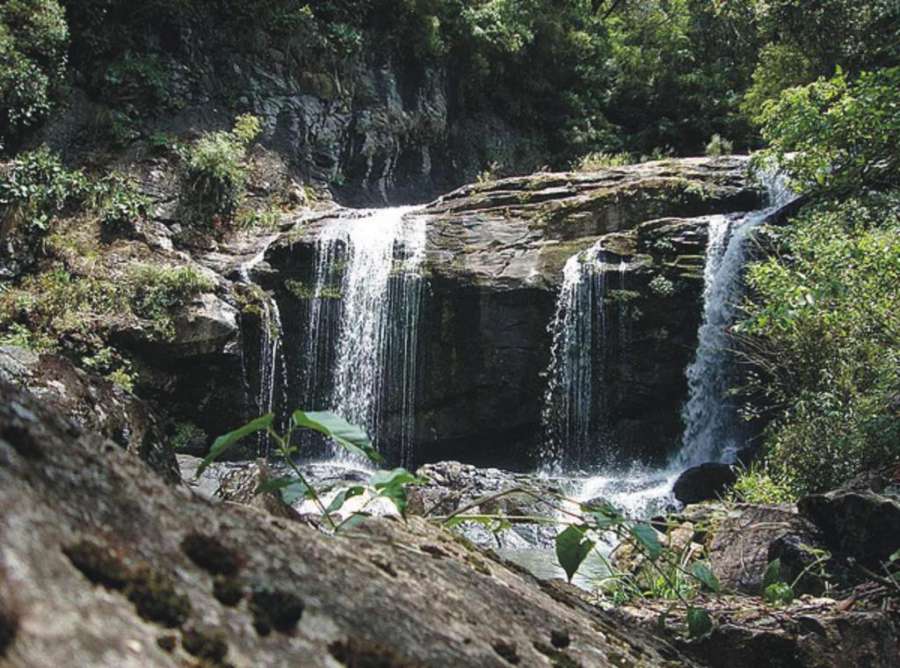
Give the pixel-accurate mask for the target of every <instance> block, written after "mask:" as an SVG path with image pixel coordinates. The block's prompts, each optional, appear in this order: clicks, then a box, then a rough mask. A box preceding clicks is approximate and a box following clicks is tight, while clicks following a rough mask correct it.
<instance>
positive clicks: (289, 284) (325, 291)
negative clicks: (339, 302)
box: [284, 279, 344, 301]
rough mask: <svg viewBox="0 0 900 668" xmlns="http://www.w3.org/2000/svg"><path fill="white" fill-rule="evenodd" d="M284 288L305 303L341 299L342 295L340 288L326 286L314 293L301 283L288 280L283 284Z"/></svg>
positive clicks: (312, 289) (313, 290)
mask: <svg viewBox="0 0 900 668" xmlns="http://www.w3.org/2000/svg"><path fill="white" fill-rule="evenodd" d="M284 288H285V290H287V291H288V292H290V293H291V294H292V295H293V296H294V297H296V298H297V299H300V300H303V301H307V300H310V299H341V298H342V297H343V296H344V295H343V293H342V292H341V290H340V288H337V287H334V286H331V285H326V286H324V287H322V288H321V289H320V290H318V291H316V290H315V288H312V287H310V286H308V285H306V284H305V283H303V282H302V281H295V280H292V279H288V280H286V281H285V282H284Z"/></svg>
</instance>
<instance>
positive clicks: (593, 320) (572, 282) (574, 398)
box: [541, 246, 606, 470]
mask: <svg viewBox="0 0 900 668" xmlns="http://www.w3.org/2000/svg"><path fill="white" fill-rule="evenodd" d="M602 260H603V251H602V250H601V249H600V248H599V246H594V247H593V248H591V249H589V250H587V251H584V252H582V253H579V254H577V255H574V256H572V257H571V258H569V260H568V261H567V262H566V264H565V267H564V268H563V282H562V286H561V287H560V291H559V296H558V297H557V301H556V312H555V314H554V316H553V321H552V322H551V323H550V327H549V331H550V333H551V335H552V337H553V343H552V347H551V349H550V366H549V368H548V369H547V390H546V392H545V394H544V409H543V413H542V416H541V417H542V423H543V428H544V448H543V452H542V457H541V458H542V460H543V462H542V463H543V465H544V468H545V469H548V470H554V469H555V470H560V469H561V468H563V467H565V466H571V465H573V464H574V465H578V464H580V463H581V462H583V461H584V460H585V458H586V457H587V456H588V454H589V453H590V451H591V446H592V445H593V443H592V439H593V438H594V436H595V434H594V424H595V418H596V416H597V414H598V413H602V410H603V406H602V403H603V397H602V396H601V397H595V395H594V386H595V380H596V378H595V376H596V375H598V374H599V375H602V360H603V358H604V351H603V346H604V344H605V339H606V315H605V309H604V307H603V299H604V295H605V283H604V278H603V275H604V272H603V271H601V270H600V264H601V263H602ZM598 350H599V354H596V355H595V352H597V351H598ZM598 366H600V367H601V368H599V369H598Z"/></svg>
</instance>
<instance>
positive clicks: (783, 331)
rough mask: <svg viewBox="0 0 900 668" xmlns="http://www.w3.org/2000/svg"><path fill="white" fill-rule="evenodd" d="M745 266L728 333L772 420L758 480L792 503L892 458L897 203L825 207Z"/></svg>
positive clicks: (809, 212)
mask: <svg viewBox="0 0 900 668" xmlns="http://www.w3.org/2000/svg"><path fill="white" fill-rule="evenodd" d="M781 241H782V248H781V249H780V251H781V252H780V253H779V255H778V256H777V257H773V258H771V259H769V260H766V261H764V262H760V263H757V264H754V265H751V266H750V268H749V271H748V283H749V285H750V287H751V288H752V290H753V291H754V299H753V301H752V302H751V303H749V304H748V305H747V307H746V316H747V317H746V319H745V320H744V321H743V322H742V323H740V325H739V327H738V328H737V332H738V334H739V336H740V337H741V339H742V342H743V346H742V348H743V349H744V351H745V354H746V356H747V358H748V360H749V361H750V363H751V364H752V365H753V367H754V368H755V369H757V370H759V372H760V373H761V374H762V379H761V382H760V383H758V387H756V388H755V392H757V393H758V394H761V395H762V397H763V400H762V403H763V405H764V410H765V411H767V412H768V413H769V414H770V415H774V416H775V420H774V421H773V422H772V424H771V425H770V427H769V429H768V432H767V447H768V456H769V462H770V468H771V470H772V472H773V473H774V474H776V475H777V476H779V477H782V478H783V479H785V480H787V481H789V482H790V483H791V485H792V487H793V489H794V490H795V491H797V492H798V493H802V492H808V491H817V490H824V489H828V488H830V487H834V486H837V485H839V484H841V483H842V482H844V481H846V480H847V479H848V478H850V477H852V476H853V475H855V474H857V473H859V472H861V471H863V470H865V469H867V468H869V467H873V466H880V465H883V464H886V463H888V462H891V461H895V460H897V459H898V458H900V447H898V443H900V415H898V414H897V410H896V402H897V400H898V397H900V304H898V300H897V285H900V195H898V194H894V195H892V196H886V195H881V196H869V197H866V198H854V199H850V200H847V201H834V200H826V201H822V202H819V203H817V204H815V205H812V206H809V207H807V208H806V209H805V210H804V211H803V212H802V214H801V215H800V216H799V217H798V218H797V219H796V220H795V221H794V222H793V225H792V226H791V228H789V229H788V231H786V232H785V233H784V237H783V239H782V240H781Z"/></svg>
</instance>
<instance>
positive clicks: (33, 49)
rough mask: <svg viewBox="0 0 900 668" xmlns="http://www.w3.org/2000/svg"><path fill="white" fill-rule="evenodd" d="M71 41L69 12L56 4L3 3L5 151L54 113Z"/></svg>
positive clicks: (0, 75) (1, 123) (0, 74)
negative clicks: (51, 112)
mask: <svg viewBox="0 0 900 668" xmlns="http://www.w3.org/2000/svg"><path fill="white" fill-rule="evenodd" d="M68 42H69V29H68V25H67V24H66V18H65V13H64V11H63V9H62V7H60V5H59V3H58V2H57V1H56V0H6V2H4V3H2V4H0V148H2V146H3V144H4V143H9V142H12V141H15V140H16V139H17V138H18V137H19V134H20V133H21V131H22V130H24V129H26V128H29V127H33V126H34V125H36V124H37V123H38V122H40V121H41V120H43V118H44V117H45V116H46V115H47V113H48V112H49V111H50V109H51V106H52V102H53V88H54V86H55V85H57V84H58V83H59V81H60V79H61V78H62V74H63V71H64V69H65V65H66V48H67V47H68Z"/></svg>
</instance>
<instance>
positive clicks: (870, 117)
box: [761, 67, 900, 195]
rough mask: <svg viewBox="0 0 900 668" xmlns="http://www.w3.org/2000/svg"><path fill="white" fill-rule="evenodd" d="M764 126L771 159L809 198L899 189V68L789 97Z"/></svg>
mask: <svg viewBox="0 0 900 668" xmlns="http://www.w3.org/2000/svg"><path fill="white" fill-rule="evenodd" d="M761 118H762V121H763V124H764V125H763V136H764V137H765V139H766V140H767V141H768V142H769V143H770V144H771V149H770V150H769V151H767V154H768V155H774V157H776V158H777V160H778V162H779V164H781V165H782V166H783V167H784V168H785V169H786V170H787V171H788V172H789V173H790V174H791V176H792V177H793V179H794V181H795V183H796V184H797V186H798V187H799V188H800V189H802V190H804V191H806V192H811V193H817V194H823V195H833V194H838V195H847V194H850V193H852V192H854V191H856V190H859V189H862V188H891V187H895V186H898V185H900V67H893V68H888V69H884V70H880V71H878V72H870V73H863V74H862V75H861V76H860V77H859V78H858V79H856V80H851V79H849V78H848V77H847V76H846V75H844V74H843V73H840V72H839V73H838V74H837V75H836V76H835V77H833V78H832V79H828V80H826V79H821V80H819V81H817V82H816V83H814V84H810V85H808V86H804V87H801V88H792V89H789V90H787V91H785V92H784V94H782V96H781V98H780V99H779V100H778V101H777V102H770V103H768V104H766V105H765V107H764V109H763V111H762V114H761Z"/></svg>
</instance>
